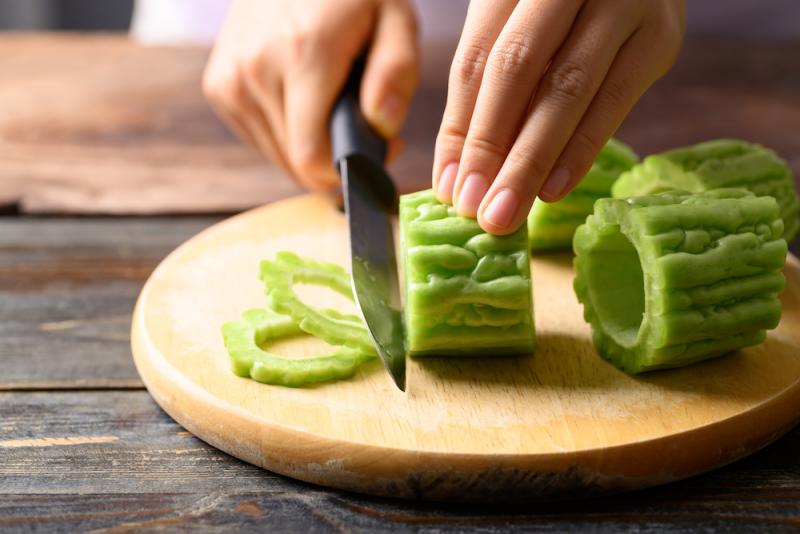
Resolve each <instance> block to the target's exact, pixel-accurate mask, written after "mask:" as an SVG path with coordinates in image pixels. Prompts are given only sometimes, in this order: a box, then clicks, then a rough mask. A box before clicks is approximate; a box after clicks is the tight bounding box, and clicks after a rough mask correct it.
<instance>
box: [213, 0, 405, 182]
mask: <svg viewBox="0 0 800 534" xmlns="http://www.w3.org/2000/svg"><path fill="white" fill-rule="evenodd" d="M367 45H369V51H368V55H367V63H366V67H365V71H364V77H363V79H362V83H361V95H360V101H361V108H362V112H363V113H364V115H365V117H366V118H367V120H368V121H369V122H370V124H371V125H372V126H373V127H374V128H375V129H376V130H377V131H378V132H380V133H381V134H382V135H383V136H384V137H386V138H387V139H390V140H391V139H393V138H394V137H395V136H396V135H397V132H398V130H399V129H400V126H401V124H402V122H403V120H404V118H405V115H406V111H407V109H408V104H409V101H410V100H411V96H412V93H413V92H414V89H415V87H416V84H417V76H418V47H417V41H416V19H415V17H414V12H413V10H412V8H411V7H410V5H409V3H408V0H235V1H234V2H233V3H232V5H231V8H230V11H229V13H228V17H227V20H226V21H225V25H224V27H223V29H222V32H221V34H220V36H219V38H218V40H217V42H216V44H215V46H214V50H213V51H212V53H211V57H210V59H209V61H208V65H207V66H206V70H205V74H204V77H203V90H204V92H205V94H206V96H207V98H208V99H209V101H210V102H211V104H212V106H213V107H214V109H215V111H216V112H217V114H218V115H219V116H220V118H221V119H222V120H223V121H224V122H226V123H227V124H228V126H229V127H230V128H231V129H233V130H234V131H235V132H237V133H238V134H239V136H240V137H242V138H243V139H245V140H248V141H250V142H251V143H252V144H253V145H255V146H256V147H258V148H259V149H260V150H261V152H263V153H264V154H265V155H266V156H267V157H269V158H270V159H271V160H272V161H273V162H275V163H276V164H278V165H279V166H281V167H282V168H283V169H284V170H285V171H287V172H288V173H290V174H292V175H293V176H295V177H296V178H297V180H298V181H299V182H300V183H301V184H302V185H304V186H305V187H307V188H309V189H312V190H330V189H333V188H335V187H336V186H338V184H339V177H338V176H337V175H336V172H335V171H334V167H333V162H332V161H331V155H330V140H329V138H328V119H329V117H330V113H331V108H332V107H333V103H334V101H335V99H336V97H337V96H338V94H339V92H340V91H341V88H342V87H343V86H344V82H345V80H346V78H347V75H348V74H349V71H350V67H351V65H352V64H353V61H354V60H355V58H356V57H357V56H358V55H360V54H361V53H362V51H363V50H365V48H367ZM389 151H390V152H391V151H392V144H391V143H390V150H389Z"/></svg>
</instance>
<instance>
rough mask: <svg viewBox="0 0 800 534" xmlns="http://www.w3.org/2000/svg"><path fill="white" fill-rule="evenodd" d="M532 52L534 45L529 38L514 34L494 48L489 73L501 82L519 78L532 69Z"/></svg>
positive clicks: (489, 63)
mask: <svg viewBox="0 0 800 534" xmlns="http://www.w3.org/2000/svg"><path fill="white" fill-rule="evenodd" d="M532 50H533V44H532V42H531V38H530V37H529V36H527V35H524V34H521V33H512V34H511V35H509V36H508V37H506V38H504V39H503V40H502V41H498V43H497V44H495V46H494V47H493V48H492V52H491V54H490V56H489V60H488V64H487V66H486V68H487V71H488V72H490V73H491V74H492V75H493V76H496V77H497V78H498V79H500V80H502V79H505V78H508V77H512V78H514V77H517V76H519V75H521V74H523V73H525V72H526V71H528V70H530V69H531V68H532V66H533V54H532Z"/></svg>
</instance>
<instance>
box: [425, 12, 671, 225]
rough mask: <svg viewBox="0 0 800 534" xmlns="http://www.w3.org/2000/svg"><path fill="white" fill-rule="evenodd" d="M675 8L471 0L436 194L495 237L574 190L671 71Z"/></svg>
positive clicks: (439, 151) (440, 143) (438, 160)
mask: <svg viewBox="0 0 800 534" xmlns="http://www.w3.org/2000/svg"><path fill="white" fill-rule="evenodd" d="M685 8H686V6H685V1H684V0H570V1H565V0H472V2H470V6H469V11H468V14H467V19H466V22H465V24H464V29H463V33H462V35H461V40H460V41H459V44H458V49H457V51H456V55H455V58H454V60H453V65H452V67H451V70H450V81H449V86H448V94H447V107H446V109H445V112H444V117H443V119H442V125H441V128H440V130H439V135H438V137H437V140H436V155H435V159H434V165H433V188H434V191H437V195H438V197H439V199H440V200H442V201H443V202H453V204H454V205H455V207H456V209H457V210H458V213H459V214H461V215H465V216H469V217H477V218H478V221H479V223H480V225H481V227H482V228H483V229H484V230H486V231H487V232H490V233H493V234H498V235H502V234H509V233H511V232H514V231H515V230H516V229H517V228H519V227H520V225H521V224H522V223H523V222H524V221H525V218H526V216H527V215H528V212H529V211H530V208H531V205H532V204H533V200H534V198H535V197H536V196H537V195H538V196H539V198H541V199H542V200H544V201H547V202H553V201H556V200H558V199H560V198H562V197H563V196H564V195H566V194H567V193H569V191H570V190H571V189H572V188H573V187H575V185H576V184H577V182H578V181H579V180H580V179H581V178H582V177H583V176H584V175H585V174H586V172H587V171H588V170H589V168H590V167H591V165H592V162H593V161H594V159H595V157H596V156H597V153H598V152H599V151H600V149H601V148H602V147H603V145H604V144H605V142H606V141H607V140H608V138H609V137H611V135H612V134H613V133H614V131H615V130H616V129H617V127H618V126H619V124H620V123H621V122H622V120H623V118H624V117H625V115H626V114H627V113H628V111H629V110H630V109H631V108H632V107H633V105H634V103H635V102H636V101H637V100H638V99H639V97H640V96H641V95H642V94H643V93H644V91H645V90H646V89H647V88H648V87H649V86H650V85H651V84H652V83H653V82H654V81H655V80H657V79H658V78H660V77H661V76H662V75H663V74H664V73H666V71H667V70H668V69H669V67H670V66H671V65H672V64H673V62H674V61H675V58H676V56H677V53H678V50H679V49H680V44H681V40H682V37H683V32H684V24H685V22H684V20H685Z"/></svg>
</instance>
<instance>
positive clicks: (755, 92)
mask: <svg viewBox="0 0 800 534" xmlns="http://www.w3.org/2000/svg"><path fill="white" fill-rule="evenodd" d="M54 42H57V43H58V44H59V46H56V47H54V46H53V43H54ZM15 46H16V47H17V48H15V50H17V51H18V53H17V54H16V55H10V54H6V53H4V51H7V50H10V49H11V48H13V47H15ZM81 47H83V49H84V50H85V51H88V50H90V49H91V50H92V51H94V50H97V51H98V52H97V57H96V58H94V57H93V59H96V60H97V62H96V63H98V64H101V65H104V66H105V69H101V68H100V67H99V66H98V65H97V64H95V63H93V65H94V66H93V67H92V68H91V69H89V70H91V71H92V74H91V75H92V76H95V77H97V80H101V81H102V83H104V84H106V86H105V87H106V89H105V92H104V93H103V94H105V95H106V96H108V95H117V96H119V95H124V94H126V91H127V94H128V96H129V97H130V98H131V99H132V101H133V104H132V107H133V109H134V111H136V113H131V112H130V111H121V110H119V109H115V108H111V107H108V106H105V107H103V106H100V107H99V108H98V106H97V102H96V101H95V102H94V103H93V102H92V100H91V99H88V100H82V99H80V98H78V97H77V96H74V95H73V97H71V98H75V99H76V100H73V101H72V102H73V104H75V105H78V104H79V105H80V106H82V107H81V108H80V109H78V110H77V111H75V110H72V111H66V107H68V106H66V107H65V106H63V103H62V104H59V103H54V102H43V107H44V108H47V109H51V111H52V115H51V117H56V119H54V120H51V121H49V122H48V121H47V117H46V113H43V112H42V111H41V110H38V109H20V108H19V105H20V102H23V101H24V100H25V94H26V93H27V92H26V91H22V90H21V89H20V88H21V87H23V86H24V87H25V88H26V89H29V90H30V91H34V92H35V91H42V92H43V93H42V94H44V93H47V91H55V90H56V89H54V87H56V88H58V87H60V90H62V91H63V90H65V85H64V84H67V85H68V84H70V83H71V84H72V86H73V89H74V86H75V85H76V83H77V82H76V81H74V79H73V80H72V81H69V80H66V81H65V79H63V78H59V76H62V77H63V76H64V73H63V72H61V71H60V70H59V69H58V68H56V71H57V72H54V73H53V75H52V77H51V78H47V77H46V76H44V75H43V74H41V72H40V71H39V70H37V69H33V68H32V67H31V66H30V65H29V64H27V63H26V62H25V61H22V60H18V61H16V62H15V60H14V59H13V58H20V57H22V58H24V57H28V56H26V54H30V56H29V57H33V56H35V55H36V54H37V53H38V54H39V55H40V56H44V55H46V54H44V53H43V52H42V50H44V49H48V50H50V51H51V53H52V54H54V55H56V56H57V55H58V54H65V52H64V50H68V51H70V54H72V53H74V50H75V49H77V48H81ZM432 49H433V48H432ZM444 49H446V48H444V47H442V48H440V49H439V50H444ZM426 50H427V49H426ZM112 52H113V53H112ZM434 52H435V50H434ZM438 53H439V56H436V54H435V53H433V52H432V55H433V56H436V57H439V59H436V61H439V62H440V63H441V62H442V61H445V60H446V54H444V52H438ZM67 55H69V54H67ZM204 55H205V52H204V51H202V50H198V49H158V54H154V53H153V49H141V48H139V47H136V46H134V45H132V44H130V43H127V42H126V41H125V40H124V39H120V38H117V37H100V38H97V37H95V38H85V37H52V36H22V37H0V66H2V67H3V68H7V69H17V70H16V71H14V72H16V73H17V77H4V83H3V84H0V197H2V196H3V195H5V196H4V198H5V201H6V213H7V215H6V216H3V217H1V218H0V365H2V372H0V531H6V530H9V531H15V530H16V531H23V530H24V531H30V530H48V529H58V530H63V531H76V530H93V529H102V528H112V529H113V530H115V531H117V530H118V531H127V530H134V529H147V530H159V529H163V530H182V529H188V528H197V527H202V528H203V529H205V530H211V531H214V530H218V531H225V532H227V531H231V530H233V529H237V530H243V531H244V530H256V529H258V530H263V529H264V528H273V529H275V530H279V531H285V530H298V531H329V530H333V531H340V530H341V531H349V530H355V531H359V530H364V531H368V530H388V529H395V530H399V531H424V532H444V531H448V532H449V531H464V530H473V529H477V530H480V531H484V532H500V531H506V530H509V529H513V528H518V529H523V530H542V531H569V530H575V529H578V528H589V527H591V528H593V529H595V530H600V531H605V530H608V531H616V530H626V531H651V530H653V531H654V530H673V531H680V530H694V529H706V530H709V531H724V530H730V529H734V528H735V529H737V530H748V529H749V530H759V529H767V528H769V529H774V530H779V529H782V530H794V529H798V528H800V455H798V453H797V451H798V450H800V430H799V429H795V430H794V431H792V432H791V433H789V434H788V435H787V436H785V437H783V438H781V439H780V440H778V441H777V442H775V443H774V444H772V445H770V446H768V447H767V448H765V449H764V450H762V451H760V452H758V453H756V454H754V455H753V456H751V457H749V458H747V459H744V460H742V461H739V462H737V463H735V464H733V465H730V466H727V467H724V468H722V469H719V470H717V471H715V472H712V473H708V474H705V475H701V476H698V477H695V478H692V479H690V480H686V481H682V482H678V483H674V484H670V485H668V486H664V487H660V488H654V489H650V490H645V491H641V492H637V493H633V494H627V495H620V496H612V497H607V498H602V499H595V500H590V501H581V502H570V503H557V504H535V503H530V504H519V505H513V506H511V505H507V506H489V505H486V506H475V505H471V506H460V505H452V504H451V505H444V504H435V503H418V502H405V501H395V500H388V499H378V498H370V497H363V496H358V495H353V494H348V493H343V492H338V491H329V490H326V489H324V488H319V487H314V486H310V485H308V484H305V483H302V482H297V481H294V480H291V479H288V478H285V477H282V476H279V475H275V474H272V473H269V472H265V471H262V470H260V469H258V468H255V467H252V466H250V465H247V464H244V463H242V462H240V461H238V460H236V459H233V458H231V457H229V456H227V455H226V454H224V453H221V452H219V451H217V450H215V449H213V448H211V447H209V446H208V445H206V444H205V443H203V442H201V441H199V440H197V439H196V438H194V437H193V436H191V435H190V434H189V433H187V432H186V431H184V430H183V429H182V428H181V427H180V426H178V425H177V424H175V423H174V422H173V421H172V420H171V419H170V418H169V416H167V415H166V414H164V412H162V411H161V410H160V409H159V408H158V406H157V405H156V404H155V403H154V402H153V401H152V400H151V398H150V396H149V395H148V393H147V391H146V390H145V389H144V388H143V386H142V383H141V381H140V380H139V378H138V376H137V374H136V371H135V369H134V367H133V364H132V360H131V356H130V348H129V333H128V329H129V325H130V317H131V311H132V308H133V304H134V300H135V298H136V296H137V294H138V291H139V290H140V288H141V286H142V284H143V282H144V280H145V279H146V278H147V276H148V275H149V273H150V272H151V271H152V269H153V268H154V267H155V266H156V265H157V263H158V262H159V261H160V260H161V259H162V258H163V257H164V256H165V255H166V254H167V253H168V252H169V251H170V250H172V249H173V248H174V247H175V246H177V245H178V244H179V243H181V242H182V241H184V240H185V239H186V238H188V237H190V236H191V235H193V234H195V233H196V232H198V231H199V230H201V229H203V228H205V227H207V226H209V225H211V224H213V223H215V222H217V221H219V220H221V218H222V217H223V215H222V214H215V215H202V216H198V215H182V216H165V215H155V216H153V215H151V216H148V217H142V216H131V215H130V214H134V213H144V212H160V213H187V212H190V213H192V212H193V213H198V212H215V211H218V212H225V211H232V210H236V209H240V208H244V207H247V206H248V205H249V204H251V203H253V202H262V201H268V200H273V199H275V198H280V197H284V196H287V195H290V194H293V193H294V192H296V189H294V186H292V185H291V184H290V183H289V182H288V181H287V180H285V179H283V178H281V177H279V176H273V177H272V179H268V180H265V179H264V175H265V174H267V175H268V174H269V173H274V171H273V170H270V169H269V168H268V167H265V166H264V165H262V164H261V163H260V162H259V161H258V159H257V157H256V155H255V154H253V153H251V152H249V151H248V150H247V149H246V148H242V147H239V146H238V145H236V144H235V143H234V142H233V141H232V140H231V139H230V137H229V136H228V135H227V134H226V133H225V132H224V130H223V129H222V128H221V127H220V126H219V124H218V123H216V121H214V119H213V117H212V116H211V114H210V113H209V112H208V111H207V109H205V108H204V107H203V105H202V102H201V101H200V100H199V97H197V98H195V97H194V96H192V97H190V100H191V103H190V104H187V105H186V106H185V107H182V108H181V107H180V106H179V105H178V104H179V97H180V95H181V93H180V91H181V90H183V89H185V90H187V91H189V92H191V91H192V89H191V87H192V85H191V84H190V83H189V81H190V80H196V79H197V78H198V77H199V72H200V69H201V67H202V61H201V60H202V58H203V57H204ZM122 56H124V57H125V58H127V61H131V62H132V63H136V64H146V63H147V62H146V61H144V60H143V59H142V58H143V57H144V58H149V59H148V61H149V60H154V58H158V65H159V66H160V67H159V68H161V69H162V70H163V71H164V72H171V70H170V68H169V67H170V66H172V67H174V68H175V69H176V70H177V71H180V75H178V74H175V77H174V79H173V80H172V82H170V83H171V84H172V85H171V86H170V87H171V88H170V89H168V88H166V87H165V86H158V87H155V88H152V91H150V92H149V93H148V95H147V101H148V102H149V103H147V104H145V103H144V99H143V97H142V96H141V95H140V92H141V91H144V90H146V89H147V85H146V84H144V85H141V86H138V85H137V84H139V83H140V82H139V81H138V80H139V78H140V77H137V76H135V75H134V74H135V73H133V74H132V73H130V72H129V73H127V74H126V75H118V74H115V73H117V71H116V70H114V69H113V65H117V64H118V62H119V61H122V60H120V59H119V58H120V57H122ZM70 57H71V56H70ZM192 57H193V58H195V59H194V60H193V61H189V62H188V63H187V62H186V61H184V60H186V58H192ZM131 58H134V59H131ZM137 58H138V59H137ZM40 59H41V58H40ZM56 59H57V58H56ZM68 59H69V58H67V57H65V58H64V61H65V62H68V61H67V60H68ZM51 61H52V62H53V65H59V62H58V61H56V60H55V59H53V60H51ZM432 61H433V60H429V61H428V63H427V66H426V69H427V70H426V72H427V73H429V74H431V75H432V76H433V77H434V78H435V75H438V73H440V72H441V71H442V70H445V71H446V66H443V65H442V64H440V65H439V68H438V69H437V68H435V67H436V65H435V63H433V62H432ZM137 62H138V63H137ZM704 62H705V63H704ZM798 63H800V42H795V43H781V44H777V43H776V44H765V43H751V44H749V45H747V46H745V45H743V44H741V43H731V42H723V41H702V42H690V43H689V44H688V45H687V51H686V52H685V53H684V55H683V59H682V60H681V63H679V65H678V66H677V67H676V69H675V70H674V71H673V73H671V74H670V75H669V76H668V77H667V78H666V79H665V80H663V82H662V83H661V85H659V86H657V87H656V88H654V89H653V91H652V92H651V93H650V94H649V95H648V96H647V97H646V98H645V99H644V100H643V101H642V103H641V104H640V106H638V107H637V109H636V110H634V112H633V113H632V115H631V117H630V118H629V120H628V121H627V122H626V124H625V125H624V126H623V128H622V129H621V131H620V137H622V138H623V139H626V140H629V141H633V144H634V145H635V146H636V148H637V149H639V150H641V151H643V152H647V151H650V150H657V149H660V148H663V147H666V146H670V145H675V144H681V143H686V142H692V141H695V140H699V139H703V138H707V137H713V136H719V135H731V136H744V137H747V138H750V139H754V140H758V141H761V142H763V143H765V144H767V145H770V146H774V147H775V148H777V149H778V150H779V151H780V152H781V153H782V154H783V155H784V156H785V157H787V159H789V161H790V162H791V163H792V165H793V166H794V168H795V170H796V171H798V170H800V169H799V168H798V165H799V164H800V135H799V134H798V133H797V125H798V124H800V69H798V68H797V67H798ZM702 65H705V68H699V67H698V66H702ZM6 72H7V70H6ZM140 74H141V73H140ZM26 76H27V78H26ZM87 76H89V74H87ZM73 78H78V79H80V78H81V77H75V76H73ZM431 79H432V78H431ZM6 80H13V82H11V83H9V84H7V83H6ZM26 80H27V83H26ZM57 82H58V83H57ZM97 83H100V82H99V81H98V82H97ZM159 83H160V82H159ZM163 83H164V84H166V85H169V84H167V82H163ZM13 84H17V88H16V92H13V91H10V90H9V89H8V85H13ZM59 84H61V85H59ZM131 84H133V88H134V89H136V90H135V91H134V89H131ZM156 85H158V84H156ZM126 87H127V89H126ZM48 88H49V89H48ZM434 88H435V84H433V83H428V84H427V85H425V84H424V86H423V90H422V92H421V96H420V98H418V102H417V104H416V105H417V106H418V108H421V109H425V108H427V109H429V110H430V109H439V108H436V106H440V105H441V95H440V93H441V91H440V90H439V91H438V92H437V91H436V90H434ZM66 89H69V88H66ZM75 90H76V91H77V89H75ZM98 91H99V90H98ZM176 95H177V96H176ZM137 98H138V99H139V100H137ZM15 99H16V101H15ZM420 99H421V100H420ZM101 100H102V99H101ZM15 102H16V103H15ZM106 103H107V102H106ZM59 106H61V107H59ZM148 106H149V107H148ZM23 107H24V106H23ZM148 109H150V110H152V111H153V113H152V114H151V115H148V114H146V113H145V114H144V115H141V113H144V112H145V111H147V110H148ZM12 111H13V113H12ZM59 113H64V114H66V115H63V116H62V115H59ZM106 113H110V115H105V114H106ZM420 115H424V114H420ZM427 115H431V113H428V114H427ZM433 116H434V119H435V117H436V115H435V114H433ZM58 117H62V118H63V120H61V119H58ZM64 117H67V118H64ZM73 119H74V120H73ZM93 121H94V122H93ZM426 121H427V122H426ZM101 123H102V124H101ZM431 124H434V125H433V126H431ZM426 128H428V129H430V128H433V133H435V120H433V122H431V120H430V117H423V118H421V119H418V122H414V120H412V124H411V125H410V126H409V131H410V133H411V138H410V145H412V150H410V152H409V154H408V155H407V156H406V159H405V160H404V162H402V161H401V162H400V163H398V166H397V167H396V172H397V173H398V174H403V175H409V174H413V173H412V171H414V169H421V170H424V169H425V168H426V166H427V165H428V163H427V162H428V161H429V157H430V150H429V146H428V145H429V144H430V140H431V139H432V136H433V133H430V132H427V131H426ZM214 140H216V141H214ZM414 147H416V148H414ZM182 158H183V159H182ZM94 163H97V167H98V168H95V165H94ZM203 169H205V171H204V170H203ZM421 170H420V171H419V172H422V171H421ZM195 171H197V173H199V174H202V176H201V177H200V181H201V182H202V183H204V184H206V185H207V186H208V187H209V188H210V189H206V190H205V194H200V193H196V192H193V193H192V195H194V199H193V200H191V201H185V202H183V203H182V201H181V200H180V198H178V201H177V202H172V203H170V202H166V201H164V202H162V203H161V204H159V205H158V206H157V207H156V208H154V209H150V208H148V207H147V206H148V203H147V199H148V198H151V199H152V198H162V197H164V198H166V197H167V196H169V195H173V198H177V197H180V193H181V192H182V191H184V188H186V187H187V183H189V182H187V180H188V178H187V177H191V176H192V173H193V172H195ZM203 172H206V174H203ZM414 172H416V171H414ZM425 172H427V171H425ZM87 173H88V174H89V175H90V176H89V178H86V176H85V175H86V174H87ZM103 173H106V174H107V176H111V177H113V180H111V181H110V183H105V182H102V183H101V182H100V180H99V178H100V177H101V176H102V175H103ZM153 173H155V174H156V175H158V176H159V177H161V179H162V180H163V181H165V182H168V183H166V184H161V185H159V184H158V180H154V179H153V176H152V174H153ZM415 176H417V175H415ZM223 179H227V180H231V181H233V182H236V183H237V184H239V185H238V186H237V187H238V188H239V189H237V193H236V194H235V195H234V194H230V195H227V196H226V194H222V195H221V197H222V200H220V201H214V200H213V198H212V199H211V200H209V197H214V196H220V195H219V194H218V191H217V190H215V189H213V187H211V185H213V184H216V183H222V182H221V180H223ZM426 180H427V177H425V179H419V178H418V176H417V178H411V179H408V178H407V179H406V181H405V186H406V187H414V186H417V185H418V184H422V183H424V182H425V181H426ZM107 181H108V180H107ZM132 184H133V185H132ZM209 184H211V185H209ZM265 184H266V185H265ZM148 188H150V189H149V190H148ZM118 189H121V190H122V191H123V193H121V194H120V193H118ZM221 190H222V191H224V190H225V189H224V188H221ZM254 191H255V192H256V193H257V194H256V193H254ZM59 192H60V193H61V194H58V193H59ZM69 192H74V194H73V195H72V196H70V195H69V194H67V195H65V194H64V193H69ZM245 193H247V194H245ZM253 194H256V196H252V195H253ZM126 195H127V197H128V198H127V200H126ZM248 195H251V196H250V197H248ZM64 196H66V197H67V199H66V200H64V199H63V198H61V197H64ZM98 206H100V207H98ZM28 212H31V213H40V214H41V213H47V214H51V215H48V216H42V215H28V214H27V213H28ZM64 212H71V213H98V212H101V213H102V212H110V213H117V214H128V215H126V216H117V217H74V216H72V217H68V216H64V215H54V214H61V213H64ZM793 250H794V252H795V253H798V252H800V247H798V246H797V244H796V245H795V246H794V247H793ZM677 453H679V452H677Z"/></svg>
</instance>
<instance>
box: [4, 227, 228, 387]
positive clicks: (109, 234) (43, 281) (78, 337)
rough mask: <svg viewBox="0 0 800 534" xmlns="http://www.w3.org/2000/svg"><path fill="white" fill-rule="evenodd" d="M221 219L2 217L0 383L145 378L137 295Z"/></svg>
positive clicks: (133, 383) (88, 383)
mask: <svg viewBox="0 0 800 534" xmlns="http://www.w3.org/2000/svg"><path fill="white" fill-rule="evenodd" d="M215 220H217V219H215V218H199V219H198V218H191V219H163V218H161V219H159V218H153V219H133V220H131V219H128V220H122V219H32V218H5V219H0V361H2V372H0V390H3V389H13V388H26V389H46V388H78V387H82V388H99V387H102V388H109V387H125V388H129V387H137V388H138V387H141V385H142V384H141V381H140V380H139V377H138V375H137V374H136V371H135V369H134V368H133V364H132V362H131V358H130V343H129V333H128V330H129V325H130V317H131V312H132V309H133V303H134V301H135V298H136V295H137V294H138V292H139V290H140V289H141V286H142V284H143V283H144V280H145V279H146V278H147V276H148V275H149V274H150V272H151V271H152V269H153V268H154V267H155V266H156V265H157V264H158V262H159V261H160V260H161V258H163V256H164V255H166V254H167V253H168V252H169V251H170V250H171V249H172V248H174V247H175V246H177V245H178V244H179V243H180V242H181V241H183V240H185V239H187V238H188V237H190V236H191V235H193V234H195V233H197V232H198V231H200V230H201V229H202V228H204V227H206V226H208V225H209V224H211V223H212V222H214V221H215Z"/></svg>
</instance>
